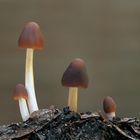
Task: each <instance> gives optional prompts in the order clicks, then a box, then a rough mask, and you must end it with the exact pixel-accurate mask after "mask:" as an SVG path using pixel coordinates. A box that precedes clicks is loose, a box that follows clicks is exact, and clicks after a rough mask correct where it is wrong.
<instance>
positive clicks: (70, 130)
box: [0, 107, 140, 140]
mask: <svg viewBox="0 0 140 140" xmlns="http://www.w3.org/2000/svg"><path fill="white" fill-rule="evenodd" d="M0 140H140V122H139V120H138V119H136V118H123V119H120V118H115V119H114V120H113V121H108V120H106V119H104V117H103V116H102V115H101V114H99V113H91V112H87V113H75V112H71V111H70V110H69V108H68V107H65V108H64V109H63V111H61V110H59V109H56V108H54V107H51V108H49V109H41V110H39V111H36V112H34V113H33V114H32V115H31V117H30V118H29V119H28V120H27V121H26V122H21V123H13V124H10V125H3V126H1V127H0Z"/></svg>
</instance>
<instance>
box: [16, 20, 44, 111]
mask: <svg viewBox="0 0 140 140" xmlns="http://www.w3.org/2000/svg"><path fill="white" fill-rule="evenodd" d="M18 45H19V47H20V48H26V49H27V51H26V66H25V87H26V89H27V91H28V100H27V102H28V107H29V111H30V113H32V112H34V111H36V110H38V105H37V101H36V95H35V88H34V75H33V51H34V50H36V49H42V48H43V45H44V41H43V35H42V33H41V31H40V27H39V25H38V24H37V23H35V22H29V23H27V24H26V25H25V27H24V28H23V30H22V32H21V34H20V37H19V40H18Z"/></svg>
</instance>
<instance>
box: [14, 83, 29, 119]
mask: <svg viewBox="0 0 140 140" xmlns="http://www.w3.org/2000/svg"><path fill="white" fill-rule="evenodd" d="M27 99H28V94H27V90H26V89H25V87H24V85H22V84H17V85H16V87H15V90H14V100H18V102H19V108H20V114H21V117H22V120H23V121H26V120H27V119H28V118H29V117H30V115H29V111H28V107H27V104H26V100H27Z"/></svg>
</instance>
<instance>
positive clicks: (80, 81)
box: [61, 58, 88, 112]
mask: <svg viewBox="0 0 140 140" xmlns="http://www.w3.org/2000/svg"><path fill="white" fill-rule="evenodd" d="M61 82H62V85H63V86H66V87H69V97H68V106H69V107H70V110H71V111H75V112H76V111H77V100H78V99H77V98H78V88H79V87H81V88H87V87H88V75H87V70H86V64H85V62H84V61H83V60H82V59H80V58H76V59H74V60H73V61H72V62H71V63H70V65H69V66H68V67H67V69H66V71H65V72H64V74H63V77H62V81H61Z"/></svg>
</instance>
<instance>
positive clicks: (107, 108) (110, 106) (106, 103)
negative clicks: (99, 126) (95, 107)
mask: <svg viewBox="0 0 140 140" xmlns="http://www.w3.org/2000/svg"><path fill="white" fill-rule="evenodd" d="M103 108H104V112H105V113H111V112H116V103H115V101H114V100H113V99H112V97H110V96H107V97H106V98H104V100H103Z"/></svg>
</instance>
